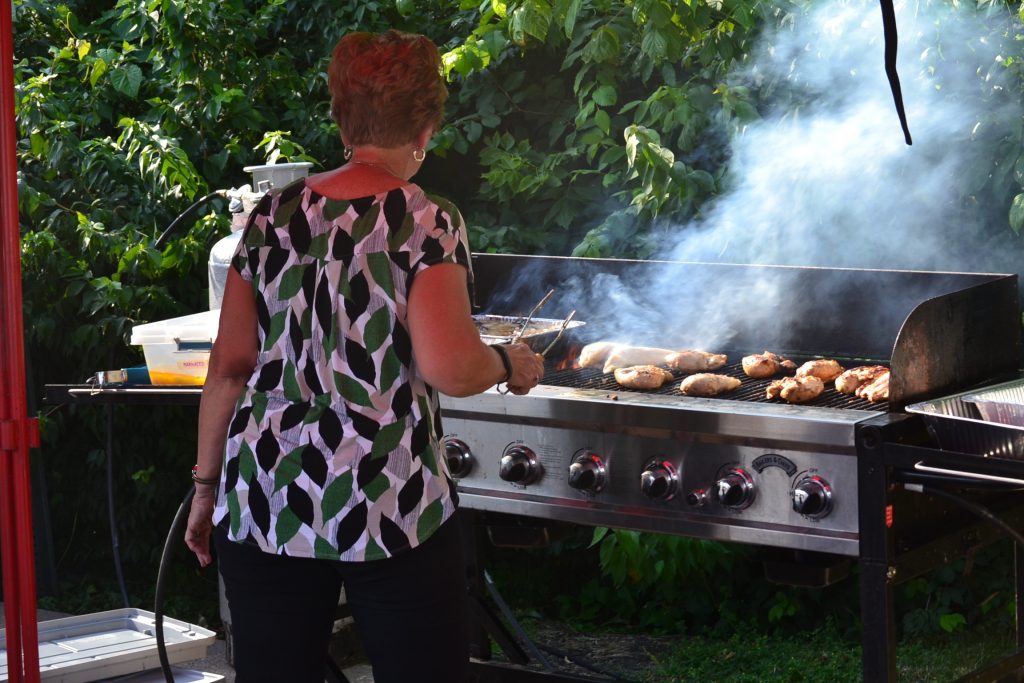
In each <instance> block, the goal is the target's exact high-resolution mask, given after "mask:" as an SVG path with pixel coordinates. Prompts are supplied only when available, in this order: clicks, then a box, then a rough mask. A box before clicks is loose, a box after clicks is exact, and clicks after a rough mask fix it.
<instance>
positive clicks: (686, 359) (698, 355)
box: [664, 351, 729, 372]
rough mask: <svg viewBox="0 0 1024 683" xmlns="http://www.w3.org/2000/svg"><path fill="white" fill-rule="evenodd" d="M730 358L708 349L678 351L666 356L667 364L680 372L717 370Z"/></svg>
mask: <svg viewBox="0 0 1024 683" xmlns="http://www.w3.org/2000/svg"><path fill="white" fill-rule="evenodd" d="M728 361H729V359H728V358H727V357H726V356H725V354H722V353H708V352H707V351H676V352H674V353H669V354H668V356H666V357H665V361H664V362H665V364H666V365H668V366H669V367H670V368H672V369H673V370H678V371H679V372H705V371H707V370H717V369H718V368H720V367H722V366H723V365H725V364H726V363H727V362H728Z"/></svg>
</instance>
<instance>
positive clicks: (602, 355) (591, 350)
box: [579, 341, 624, 368]
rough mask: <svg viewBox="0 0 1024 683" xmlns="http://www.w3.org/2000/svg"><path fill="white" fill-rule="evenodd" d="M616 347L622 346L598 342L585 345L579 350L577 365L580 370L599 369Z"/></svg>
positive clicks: (617, 343) (616, 343)
mask: <svg viewBox="0 0 1024 683" xmlns="http://www.w3.org/2000/svg"><path fill="white" fill-rule="evenodd" d="M617 346H624V345H623V344H620V343H619V342H609V341H599V342H594V343H593V344H587V345H586V346H584V347H583V348H582V349H581V350H580V358H579V364H580V367H581V368H599V367H601V366H603V365H604V362H605V360H607V359H608V355H609V354H610V353H611V352H612V351H613V350H614V349H615V347H617Z"/></svg>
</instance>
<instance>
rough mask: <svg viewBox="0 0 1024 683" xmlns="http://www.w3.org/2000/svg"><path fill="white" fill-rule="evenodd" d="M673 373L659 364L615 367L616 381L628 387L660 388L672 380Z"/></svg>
mask: <svg viewBox="0 0 1024 683" xmlns="http://www.w3.org/2000/svg"><path fill="white" fill-rule="evenodd" d="M671 379H672V373H671V372H669V371H668V370H666V369H665V368H659V367H658V366H657V365H634V366H632V367H628V368H615V381H616V382H618V383H619V384H621V385H622V386H624V387H626V388H627V389H660V388H661V385H662V384H664V383H665V382H668V381H671Z"/></svg>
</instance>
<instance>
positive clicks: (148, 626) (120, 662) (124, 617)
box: [0, 608, 216, 683]
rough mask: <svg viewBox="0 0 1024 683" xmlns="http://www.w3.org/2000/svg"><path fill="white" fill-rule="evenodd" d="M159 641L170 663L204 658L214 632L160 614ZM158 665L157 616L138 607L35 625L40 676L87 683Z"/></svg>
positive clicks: (1, 653)
mask: <svg viewBox="0 0 1024 683" xmlns="http://www.w3.org/2000/svg"><path fill="white" fill-rule="evenodd" d="M163 626H164V643H165V644H166V645H167V659H168V661H169V662H170V663H171V664H180V663H182V662H190V661H192V660H195V659H202V658H203V657H205V656H206V653H207V650H208V649H209V646H210V645H211V644H212V643H213V641H214V639H215V638H216V634H215V633H214V632H213V631H210V630H207V629H205V628H202V627H200V626H196V625H194V624H187V623H185V622H183V621H178V620H177V619H171V618H168V617H164V620H163ZM159 667H160V656H159V653H158V652H157V648H156V618H155V617H154V615H153V613H152V612H147V611H145V610H140V609H133V608H128V609H120V610H111V611H109V612H96V613H94V614H82V615H79V616H75V617H64V618H62V619H53V620H51V621H43V622H40V623H39V677H40V679H41V680H44V681H57V682H59V683H86V682H87V681H96V680H100V679H104V678H112V677H114V676H122V675H125V674H130V673H136V672H139V671H145V670H147V669H155V668H159ZM6 680H8V672H7V630H6V629H2V630H0V681H6Z"/></svg>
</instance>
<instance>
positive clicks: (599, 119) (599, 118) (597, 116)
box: [594, 109, 612, 135]
mask: <svg viewBox="0 0 1024 683" xmlns="http://www.w3.org/2000/svg"><path fill="white" fill-rule="evenodd" d="M594 123H595V124H597V127H598V128H600V129H601V130H602V131H603V132H604V134H605V135H608V133H609V132H610V131H611V129H612V119H611V117H610V116H608V112H606V111H605V110H604V109H598V110H597V111H596V112H595V113H594Z"/></svg>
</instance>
